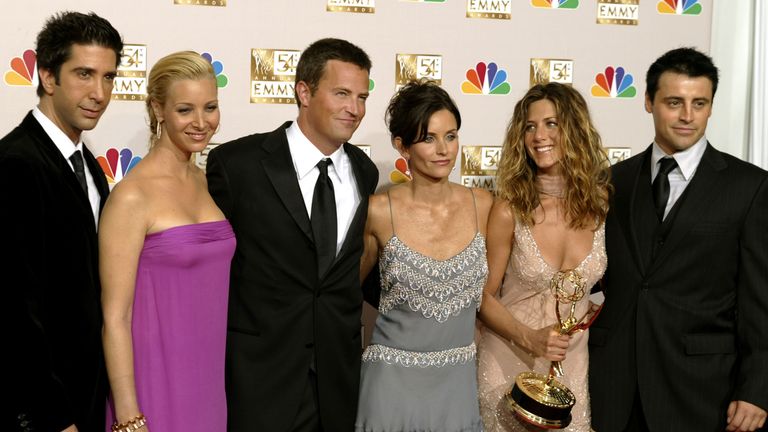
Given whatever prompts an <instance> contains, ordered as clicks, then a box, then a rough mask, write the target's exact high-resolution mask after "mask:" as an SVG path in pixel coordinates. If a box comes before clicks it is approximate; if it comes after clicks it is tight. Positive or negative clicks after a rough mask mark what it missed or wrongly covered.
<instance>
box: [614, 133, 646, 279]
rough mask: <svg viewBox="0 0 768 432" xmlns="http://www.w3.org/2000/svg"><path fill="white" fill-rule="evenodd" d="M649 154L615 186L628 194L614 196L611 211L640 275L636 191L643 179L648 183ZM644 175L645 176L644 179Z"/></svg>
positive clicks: (642, 265) (643, 266) (641, 262)
mask: <svg viewBox="0 0 768 432" xmlns="http://www.w3.org/2000/svg"><path fill="white" fill-rule="evenodd" d="M650 158H651V152H650V147H649V149H648V150H646V151H645V152H644V153H643V154H642V156H641V157H640V158H638V159H637V162H636V163H635V166H629V167H628V168H629V173H628V175H627V176H626V178H625V179H622V180H621V181H622V183H623V184H617V185H616V187H617V189H619V188H622V189H629V193H625V194H616V196H615V200H614V205H613V207H612V210H613V211H615V212H616V217H617V219H618V222H619V225H620V226H621V229H622V232H623V234H624V237H625V240H626V242H627V244H628V245H629V249H630V250H631V251H632V258H633V259H634V260H635V264H636V265H637V268H639V269H640V272H641V273H644V271H645V260H644V259H643V256H644V255H643V254H642V252H641V250H640V243H639V242H638V238H637V232H638V223H639V221H638V219H637V214H638V213H637V212H638V206H637V200H638V193H639V192H638V190H639V187H640V185H641V183H640V182H641V181H643V180H644V179H645V180H646V181H648V178H649V176H650V174H647V173H648V169H649V166H650ZM644 174H647V175H646V176H645V177H644Z"/></svg>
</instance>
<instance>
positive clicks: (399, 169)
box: [389, 157, 411, 184]
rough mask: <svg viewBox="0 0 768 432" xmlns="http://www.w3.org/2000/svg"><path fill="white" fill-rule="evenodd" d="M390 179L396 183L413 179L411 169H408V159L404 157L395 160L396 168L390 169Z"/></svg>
mask: <svg viewBox="0 0 768 432" xmlns="http://www.w3.org/2000/svg"><path fill="white" fill-rule="evenodd" d="M389 181H391V182H392V183H394V184H400V183H405V182H409V181H411V170H409V169H408V161H406V160H405V159H404V158H402V157H399V158H397V159H396V160H395V169H393V170H392V171H390V173H389Z"/></svg>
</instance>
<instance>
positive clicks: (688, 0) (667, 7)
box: [656, 0, 701, 15]
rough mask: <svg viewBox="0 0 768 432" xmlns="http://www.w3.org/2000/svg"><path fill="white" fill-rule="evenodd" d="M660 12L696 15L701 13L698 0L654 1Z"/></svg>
mask: <svg viewBox="0 0 768 432" xmlns="http://www.w3.org/2000/svg"><path fill="white" fill-rule="evenodd" d="M656 10H657V11H659V13H661V14H675V15H698V14H700V13H701V3H699V0H661V1H659V2H658V3H656Z"/></svg>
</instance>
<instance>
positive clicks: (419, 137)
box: [384, 79, 461, 148]
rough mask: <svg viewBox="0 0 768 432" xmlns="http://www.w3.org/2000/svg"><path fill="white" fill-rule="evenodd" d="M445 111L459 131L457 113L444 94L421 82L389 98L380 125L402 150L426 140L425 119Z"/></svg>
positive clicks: (430, 84) (434, 87)
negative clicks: (385, 127) (398, 143)
mask: <svg viewBox="0 0 768 432" xmlns="http://www.w3.org/2000/svg"><path fill="white" fill-rule="evenodd" d="M444 109H445V110H448V111H450V112H451V114H453V117H454V118H455V119H456V129H460V128H461V114H459V108H458V107H456V103H455V102H454V101H453V99H451V96H450V95H448V92H446V91H445V90H443V88H442V87H440V86H439V85H437V84H436V83H435V82H434V81H430V80H428V79H421V80H418V81H411V82H409V83H407V84H406V85H404V86H403V87H402V88H400V90H399V91H398V92H397V93H395V95H394V96H392V99H391V100H390V101H389V106H388V107H387V112H386V114H385V115H384V122H385V123H386V124H387V127H388V128H389V134H390V137H391V139H392V141H393V142H394V140H395V138H398V137H399V138H400V140H401V141H402V143H403V147H404V148H408V147H410V146H411V145H413V144H415V143H417V142H421V141H424V140H425V139H426V138H427V134H428V132H429V131H428V130H427V129H428V128H429V119H430V118H431V117H432V114H434V113H436V112H438V111H440V110H444Z"/></svg>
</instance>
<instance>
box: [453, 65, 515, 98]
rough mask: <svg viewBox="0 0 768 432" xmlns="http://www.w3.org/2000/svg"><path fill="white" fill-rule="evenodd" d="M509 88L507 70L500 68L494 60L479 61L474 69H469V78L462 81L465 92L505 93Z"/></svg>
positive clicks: (462, 90)
mask: <svg viewBox="0 0 768 432" xmlns="http://www.w3.org/2000/svg"><path fill="white" fill-rule="evenodd" d="M509 90H510V87H509V83H508V82H507V71H505V70H504V69H499V67H498V66H496V63H494V62H490V63H488V64H487V65H486V64H485V63H484V62H480V63H478V64H477V66H475V68H474V69H469V70H467V80H466V81H464V82H463V83H461V92H462V93H464V94H493V95H505V94H509Z"/></svg>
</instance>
